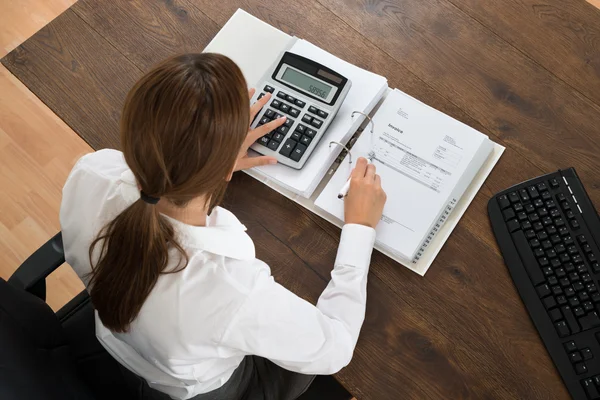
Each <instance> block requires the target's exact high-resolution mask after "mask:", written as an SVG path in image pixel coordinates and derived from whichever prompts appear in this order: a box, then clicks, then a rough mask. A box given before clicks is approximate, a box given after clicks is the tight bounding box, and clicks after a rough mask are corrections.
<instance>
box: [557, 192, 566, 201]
mask: <svg viewBox="0 0 600 400" xmlns="http://www.w3.org/2000/svg"><path fill="white" fill-rule="evenodd" d="M556 200H558V201H565V200H566V197H565V194H564V193H559V194H557V195H556Z"/></svg>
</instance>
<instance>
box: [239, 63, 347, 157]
mask: <svg viewBox="0 0 600 400" xmlns="http://www.w3.org/2000/svg"><path fill="white" fill-rule="evenodd" d="M274 66H275V67H274V68H271V69H270V70H269V71H267V73H266V74H265V75H264V76H263V77H262V79H261V80H260V81H259V82H260V83H259V85H258V86H257V91H256V93H255V94H254V97H253V98H252V100H251V102H252V103H254V102H255V101H257V100H258V99H260V98H262V97H263V96H264V95H265V94H266V93H267V92H269V93H271V94H272V97H271V99H270V101H269V102H268V103H267V104H265V106H264V107H263V108H262V110H260V112H259V113H258V114H257V116H256V118H255V119H254V121H252V124H251V127H252V128H256V127H258V126H261V125H264V124H266V123H268V122H270V121H272V120H274V119H277V118H280V117H281V116H286V117H287V120H286V121H285V124H284V125H282V126H280V127H279V128H278V129H276V130H274V131H271V132H269V133H268V134H266V135H265V136H263V137H261V138H260V139H259V140H258V141H257V142H256V143H254V144H253V145H252V146H251V149H252V150H255V151H256V152H258V153H261V154H263V155H266V156H272V157H275V158H277V161H278V162H279V163H280V164H284V165H287V166H289V167H292V168H296V169H300V168H302V167H303V166H304V163H306V161H307V160H308V158H309V157H310V155H311V153H312V152H313V150H314V149H315V147H316V146H317V145H318V144H319V141H320V140H321V138H322V137H323V135H324V134H325V132H326V131H327V128H328V127H329V125H330V124H331V121H333V118H335V115H336V114H337V112H338V110H339V109H340V107H341V105H342V103H343V101H344V99H345V98H346V95H347V94H348V92H349V91H350V87H351V86H352V83H351V82H350V81H349V80H348V79H346V78H345V77H343V76H342V75H340V74H339V73H337V72H335V71H333V70H331V69H329V68H327V67H325V66H323V65H321V64H319V63H317V62H315V61H312V60H309V59H308V58H305V57H302V56H299V55H297V54H293V53H290V52H287V51H286V52H284V53H283V55H282V56H281V59H280V60H279V62H277V63H275V64H274Z"/></svg>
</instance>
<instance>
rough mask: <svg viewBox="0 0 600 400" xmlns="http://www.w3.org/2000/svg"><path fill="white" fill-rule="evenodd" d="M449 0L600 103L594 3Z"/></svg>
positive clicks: (598, 22) (599, 20) (599, 38)
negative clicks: (592, 5) (592, 6)
mask: <svg viewBox="0 0 600 400" xmlns="http://www.w3.org/2000/svg"><path fill="white" fill-rule="evenodd" d="M449 1H450V2H451V3H453V4H454V5H455V6H456V7H458V8H459V9H460V10H462V11H463V12H465V13H466V14H468V15H469V16H471V17H473V18H475V19H476V20H477V21H479V22H480V23H481V24H483V25H485V26H486V27H487V28H489V29H490V30H491V31H493V32H494V34H496V35H498V36H499V37H501V38H502V39H504V40H506V41H507V42H508V43H510V44H511V45H513V46H514V47H515V48H517V49H518V50H519V51H521V52H523V53H525V54H526V55H527V56H528V57H531V58H532V59H533V60H535V61H536V62H537V63H539V64H540V65H541V66H543V67H544V68H546V69H547V70H548V71H550V72H551V73H552V74H554V75H556V76H557V77H558V78H559V79H561V80H563V81H564V82H566V83H568V84H569V85H571V86H572V87H573V88H574V89H575V90H577V91H578V92H580V93H582V94H583V95H584V96H585V97H587V98H589V99H591V100H592V101H594V102H595V103H596V104H600V14H599V13H597V12H594V10H590V5H589V4H586V3H585V2H582V1H581V0H546V1H544V2H543V3H540V2H539V1H536V0H508V1H502V2H499V1H478V0H449ZM590 11H592V12H590Z"/></svg>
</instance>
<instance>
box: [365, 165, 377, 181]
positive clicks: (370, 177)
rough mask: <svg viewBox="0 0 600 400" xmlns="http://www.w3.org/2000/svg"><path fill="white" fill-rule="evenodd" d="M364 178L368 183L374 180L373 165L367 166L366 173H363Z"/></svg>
mask: <svg viewBox="0 0 600 400" xmlns="http://www.w3.org/2000/svg"><path fill="white" fill-rule="evenodd" d="M365 178H366V179H367V180H368V181H373V180H375V165H373V164H369V165H367V171H366V172H365Z"/></svg>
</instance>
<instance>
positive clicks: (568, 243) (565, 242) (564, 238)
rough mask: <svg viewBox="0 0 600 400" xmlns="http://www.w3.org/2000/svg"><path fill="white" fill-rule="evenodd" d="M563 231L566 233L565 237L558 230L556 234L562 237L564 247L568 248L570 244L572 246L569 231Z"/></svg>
mask: <svg viewBox="0 0 600 400" xmlns="http://www.w3.org/2000/svg"><path fill="white" fill-rule="evenodd" d="M565 231H567V234H566V235H563V234H562V233H561V231H560V230H559V231H558V234H559V235H560V236H562V237H563V243H564V244H565V246H568V245H570V244H573V238H572V237H571V235H569V231H568V230H567V229H565Z"/></svg>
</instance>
